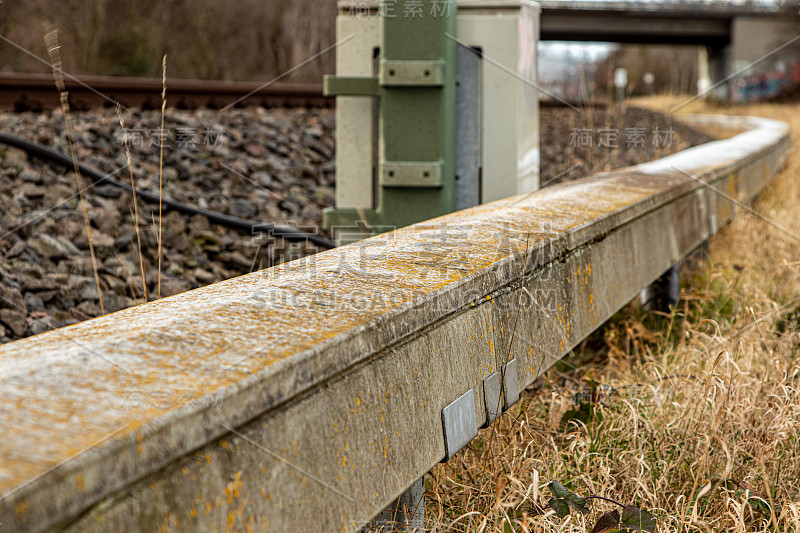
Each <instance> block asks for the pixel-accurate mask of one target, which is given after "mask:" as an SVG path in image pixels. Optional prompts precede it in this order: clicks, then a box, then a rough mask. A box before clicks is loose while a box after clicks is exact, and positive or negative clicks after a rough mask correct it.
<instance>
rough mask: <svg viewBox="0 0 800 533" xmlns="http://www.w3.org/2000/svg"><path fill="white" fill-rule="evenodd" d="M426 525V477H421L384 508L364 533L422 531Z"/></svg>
mask: <svg viewBox="0 0 800 533" xmlns="http://www.w3.org/2000/svg"><path fill="white" fill-rule="evenodd" d="M424 527H425V478H420V479H419V480H417V482H416V483H414V484H413V485H411V488H409V489H408V490H407V491H405V492H404V493H403V494H401V495H400V497H399V498H397V499H396V500H395V501H393V502H392V503H391V505H389V507H387V508H386V509H384V510H383V511H382V512H381V513H380V514H379V515H378V516H376V517H375V518H374V519H373V520H372V522H370V523H369V525H367V526H366V527H364V528H363V529H362V530H361V531H362V532H363V533H367V532H369V533H378V532H380V533H389V532H400V531H402V532H404V533H406V532H408V533H411V532H415V533H416V532H421V531H423V528H424Z"/></svg>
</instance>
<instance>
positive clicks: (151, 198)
mask: <svg viewBox="0 0 800 533" xmlns="http://www.w3.org/2000/svg"><path fill="white" fill-rule="evenodd" d="M0 143H2V144H7V145H9V146H13V147H15V148H19V149H20V150H24V151H25V152H27V153H29V154H31V155H34V156H36V157H39V158H41V159H44V160H46V161H52V162H53V163H58V164H61V165H64V166H66V167H69V168H72V166H73V161H72V158H71V157H69V156H67V155H65V154H62V153H61V152H59V151H58V150H55V149H53V148H50V147H48V146H44V145H43V144H39V143H35V142H32V141H28V140H26V139H22V138H20V137H15V136H13V135H8V134H7V133H0ZM78 170H80V172H81V174H83V175H85V176H88V177H89V178H90V179H91V180H92V182H94V183H98V182H101V181H102V182H106V183H108V184H110V185H113V186H115V187H119V188H121V189H124V190H126V191H128V192H132V191H133V189H132V188H131V186H130V185H128V184H126V183H123V182H121V181H117V180H115V179H112V178H110V177H109V176H106V175H104V174H103V173H102V172H100V171H98V170H95V169H93V168H91V167H88V166H86V165H85V164H83V163H78ZM136 196H137V197H139V198H141V199H143V200H144V201H145V202H149V203H154V204H157V203H158V201H159V198H158V195H157V194H153V193H151V192H149V191H146V190H141V191H140V190H138V189H137V190H136ZM161 205H163V206H164V207H166V208H167V209H173V210H175V211H177V212H179V213H184V214H187V215H203V216H204V217H206V218H207V219H208V220H209V221H210V222H213V223H215V224H219V225H221V226H225V227H228V228H232V229H237V230H240V231H246V232H249V233H250V234H251V235H256V234H257V233H268V234H271V235H275V236H276V237H280V238H282V239H286V240H287V241H289V242H310V243H312V244H315V245H317V246H319V247H320V248H325V249H328V250H329V249H331V248H335V247H336V245H335V244H334V243H333V242H332V241H329V240H328V239H325V238H324V237H320V236H319V235H314V234H312V233H306V232H303V231H300V230H298V229H296V228H290V227H286V226H275V225H274V224H266V223H260V222H256V223H254V222H250V221H248V220H245V219H243V218H239V217H233V216H230V215H225V214H223V213H217V212H214V211H208V210H206V209H200V208H199V207H193V206H191V205H187V204H183V203H181V202H176V201H175V200H169V199H167V198H164V199H162V200H161Z"/></svg>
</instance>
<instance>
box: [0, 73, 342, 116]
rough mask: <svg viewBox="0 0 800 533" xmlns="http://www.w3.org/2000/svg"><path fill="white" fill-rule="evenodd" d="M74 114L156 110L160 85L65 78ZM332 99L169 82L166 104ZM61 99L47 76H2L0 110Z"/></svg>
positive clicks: (284, 87) (268, 87)
mask: <svg viewBox="0 0 800 533" xmlns="http://www.w3.org/2000/svg"><path fill="white" fill-rule="evenodd" d="M65 83H66V87H67V91H69V98H70V105H71V107H72V109H75V110H78V111H86V110H89V109H92V108H97V107H111V106H114V105H115V104H116V102H119V103H120V104H122V105H123V106H125V107H137V108H141V109H158V108H160V107H161V80H160V79H158V78H125V77H112V76H73V77H65ZM333 102H334V100H333V98H329V97H325V96H323V95H322V86H321V85H315V84H299V83H272V84H265V83H261V82H227V81H208V80H182V79H168V80H167V105H168V106H170V107H175V108H178V109H197V108H201V107H206V108H211V109H219V108H223V107H225V106H228V105H234V106H237V107H243V106H248V105H261V106H264V107H332V106H333ZM58 105H59V96H58V92H57V91H56V88H55V84H54V83H53V78H52V76H50V75H48V74H19V73H0V109H2V110H4V111H15V112H23V111H34V112H41V111H47V110H50V109H55V108H56V107H58Z"/></svg>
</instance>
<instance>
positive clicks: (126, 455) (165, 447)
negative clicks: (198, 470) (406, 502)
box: [0, 119, 788, 531]
mask: <svg viewBox="0 0 800 533" xmlns="http://www.w3.org/2000/svg"><path fill="white" fill-rule="evenodd" d="M748 124H749V125H750V127H753V128H756V129H755V130H752V131H750V132H747V133H744V134H741V135H739V136H737V137H734V138H732V139H729V140H725V141H718V142H714V143H710V144H708V145H705V146H701V147H697V148H693V149H692V150H688V151H687V152H686V153H685V154H678V155H676V156H673V157H672V158H666V160H662V161H661V162H655V163H648V164H646V165H640V166H638V167H631V168H628V169H624V170H621V171H619V172H615V173H607V174H603V175H601V176H598V177H590V178H585V179H582V180H578V181H575V182H570V183H565V184H561V185H558V186H554V187H550V188H547V189H544V190H541V191H538V192H536V193H531V194H526V195H520V196H516V197H512V198H507V199H504V200H500V201H497V202H493V203H490V204H485V205H481V206H478V207H475V208H472V209H468V210H465V211H461V212H458V213H453V214H451V215H447V216H444V217H440V218H437V219H434V220H430V221H427V222H424V223H420V224H416V225H414V226H410V227H407V228H402V229H400V230H397V231H394V232H391V233H388V234H384V235H380V236H377V237H374V238H371V239H367V240H365V241H362V242H359V243H355V244H352V245H348V246H345V247H342V248H339V249H336V250H331V251H327V252H323V253H320V254H317V255H315V256H313V257H309V258H305V259H302V260H297V261H293V262H291V263H288V264H284V265H280V266H277V267H274V268H271V269H267V270H264V271H261V272H257V273H254V274H250V275H246V276H242V277H238V278H234V279H231V280H227V281H223V282H220V283H217V284H214V285H211V286H208V287H204V288H201V289H197V290H193V291H190V292H186V293H183V294H179V295H176V296H172V297H169V298H164V299H162V300H159V301H155V302H151V303H149V304H145V305H141V306H138V307H135V308H130V309H126V310H123V311H120V312H118V313H114V314H111V315H106V316H103V317H100V318H97V319H94V320H89V321H86V322H82V323H79V324H75V325H73V326H70V327H67V328H63V329H60V330H56V331H52V332H48V333H44V334H42V335H38V336H35V337H32V338H28V339H24V340H20V341H16V342H13V343H10V344H6V345H4V346H2V347H0V425H1V426H2V427H0V431H1V432H2V436H3V438H2V439H0V524H3V526H2V527H0V530H1V531H41V530H44V529H46V528H47V527H51V526H53V525H55V524H60V523H63V522H64V521H66V520H69V519H70V518H71V517H74V516H76V515H77V514H78V513H80V512H81V511H83V510H85V509H87V508H88V507H90V506H91V505H92V504H94V503H96V502H98V501H99V500H100V499H102V498H103V497H105V496H107V495H109V494H110V493H112V492H113V491H115V490H118V489H120V488H122V487H125V486H127V485H129V484H131V483H133V482H134V481H136V480H139V479H141V478H143V477H144V476H146V475H147V474H149V473H152V472H155V471H157V470H158V469H160V468H162V467H163V466H165V465H167V464H169V463H171V462H173V461H175V460H176V459H177V458H179V457H182V456H184V455H186V454H188V453H190V452H192V451H193V450H197V449H199V448H201V447H202V446H203V445H205V444H207V443H209V442H211V441H213V440H214V439H216V438H218V437H220V436H222V435H225V434H228V433H230V431H229V429H227V428H236V427H239V426H241V425H242V424H244V423H245V422H247V421H250V420H253V419H254V418H256V417H257V416H259V415H261V414H263V413H265V412H267V411H270V410H275V409H279V408H280V407H281V406H282V405H285V404H287V403H288V402H290V401H292V400H293V399H295V398H297V397H298V396H300V395H303V394H304V393H307V392H308V391H311V390H312V389H315V388H316V387H319V386H320V385H322V384H324V383H326V382H327V381H328V380H330V379H332V378H333V377H335V376H340V375H342V374H343V373H346V372H347V371H348V369H351V368H353V367H355V366H356V365H360V364H363V363H365V362H368V361H369V358H370V357H371V355H372V354H374V353H377V352H379V351H380V350H381V349H382V348H384V347H386V346H390V345H392V344H394V343H397V342H399V341H401V340H402V339H404V338H406V337H407V336H409V335H410V334H411V333H413V332H415V331H419V330H421V329H422V328H425V327H428V326H430V325H432V324H434V323H437V321H441V320H443V319H446V317H448V316H449V315H450V314H452V313H454V312H456V311H457V310H459V309H461V308H463V307H464V306H466V305H469V304H470V302H471V301H473V300H477V299H483V298H485V297H486V295H487V294H491V293H492V291H496V290H498V288H501V287H504V286H506V285H508V283H510V281H512V280H514V279H516V278H517V277H518V276H519V272H520V271H522V270H524V268H525V264H524V257H525V254H526V251H527V252H528V253H530V252H532V251H535V252H536V257H537V258H538V259H537V260H538V261H540V262H541V263H546V262H548V261H551V260H553V259H555V258H557V257H558V256H559V254H562V253H564V250H574V249H576V248H578V247H580V246H582V245H585V244H586V243H589V242H591V241H592V239H595V238H596V237H597V236H598V235H602V234H605V233H608V232H609V231H612V230H614V229H615V228H618V227H620V226H622V225H624V224H626V223H628V222H630V221H632V220H635V219H636V218H638V217H642V216H644V215H645V214H647V213H648V212H651V211H653V210H655V209H657V208H658V206H660V205H663V204H664V203H667V202H670V201H673V200H674V199H675V198H678V197H681V196H683V195H687V194H690V193H692V191H695V190H697V189H698V188H702V187H703V185H702V184H701V183H700V182H698V181H696V180H694V179H691V178H690V177H687V176H685V175H683V174H682V173H680V172H676V171H675V170H674V169H673V167H676V168H679V169H680V170H682V171H685V172H688V173H690V174H694V173H700V174H702V175H704V176H709V175H711V174H712V173H714V172H717V173H719V172H721V171H723V170H724V169H725V168H727V167H728V166H730V165H731V164H734V163H735V162H736V161H737V160H742V159H747V158H752V157H758V156H759V155H763V154H765V153H768V152H770V151H771V150H774V149H775V148H776V147H777V146H779V145H781V144H786V143H788V126H786V125H785V124H782V123H779V122H775V121H766V120H765V119H749V120H748ZM715 169H716V171H715ZM528 267H530V265H528ZM525 385H526V383H524V382H523V380H522V376H520V387H524V386H525ZM459 394H460V393H459ZM442 407H443V406H442ZM479 422H480V421H479ZM411 481H413V480H409V483H410V482H411ZM9 525H11V526H9Z"/></svg>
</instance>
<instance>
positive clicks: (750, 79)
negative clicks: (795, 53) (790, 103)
mask: <svg viewBox="0 0 800 533" xmlns="http://www.w3.org/2000/svg"><path fill="white" fill-rule="evenodd" d="M799 85H800V63H797V62H794V61H793V62H791V63H790V65H789V69H787V70H781V71H776V72H769V73H767V74H754V75H751V76H745V77H743V78H739V79H738V80H736V81H734V82H733V86H732V90H731V100H732V101H733V102H736V103H744V102H759V101H763V100H769V99H771V98H776V97H778V96H781V95H782V94H784V93H786V92H788V91H789V90H790V89H792V88H793V87H797V86H799Z"/></svg>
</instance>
